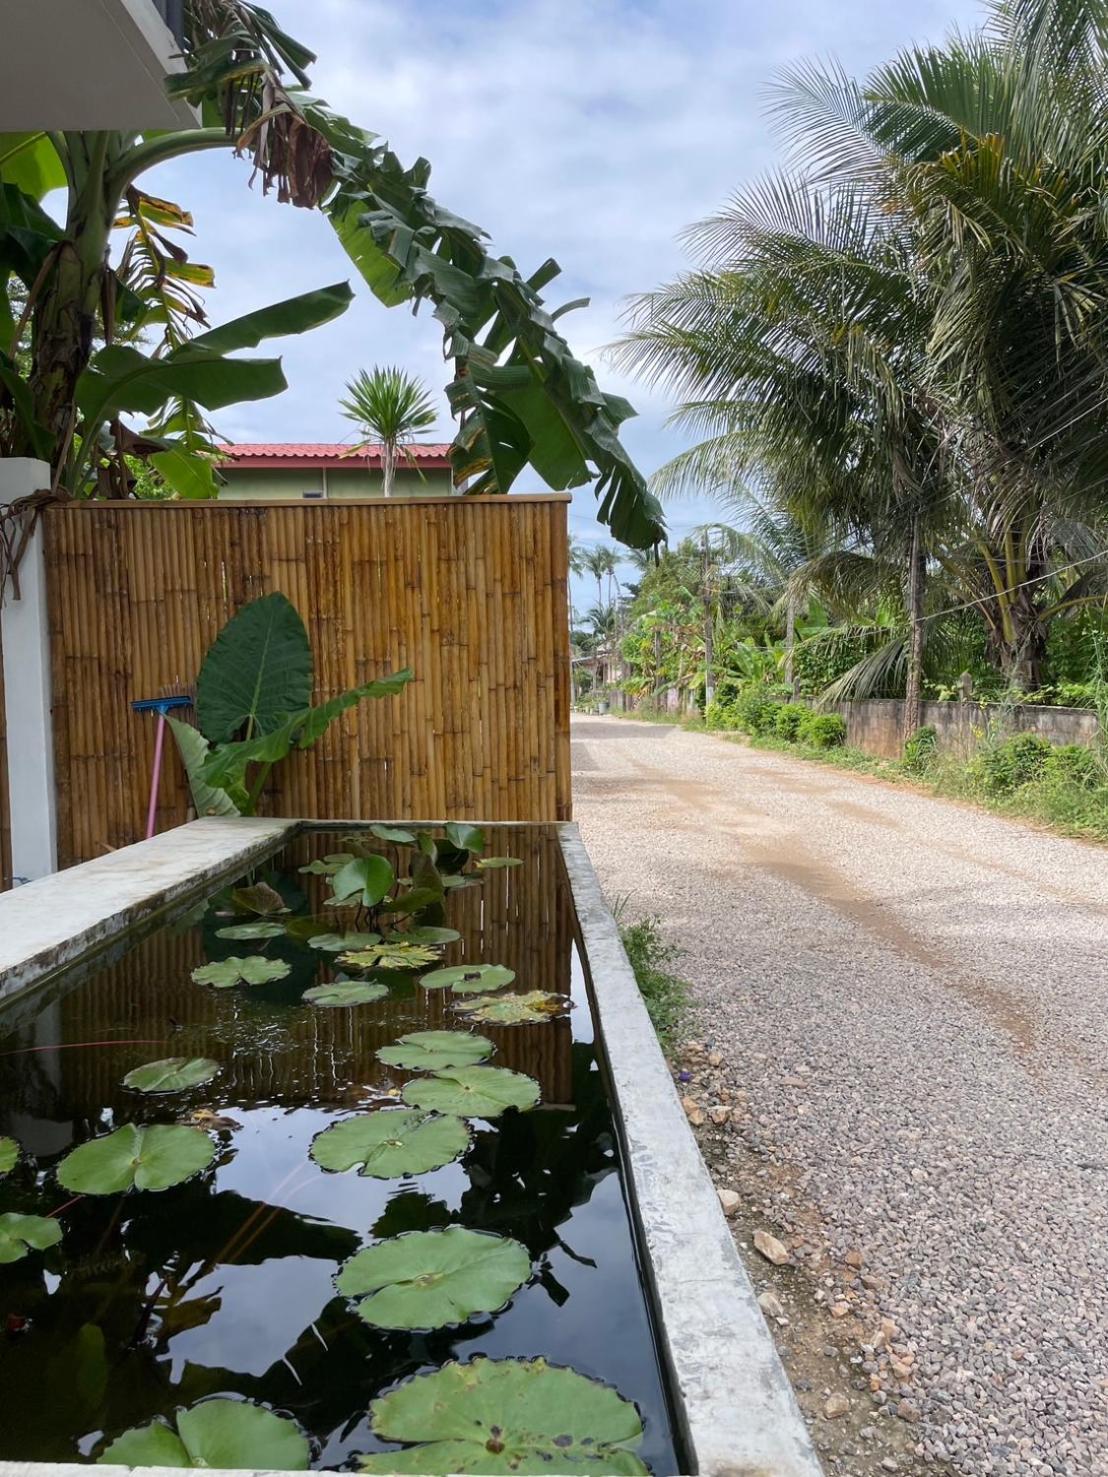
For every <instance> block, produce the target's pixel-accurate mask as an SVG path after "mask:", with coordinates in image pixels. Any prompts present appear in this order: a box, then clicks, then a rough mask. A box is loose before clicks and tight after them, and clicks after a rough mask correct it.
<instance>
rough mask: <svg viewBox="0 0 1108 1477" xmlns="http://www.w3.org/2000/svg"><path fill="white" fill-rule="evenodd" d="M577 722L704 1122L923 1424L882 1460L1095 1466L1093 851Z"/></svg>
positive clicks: (1090, 1470) (1104, 906) (1099, 1149)
mask: <svg viewBox="0 0 1108 1477" xmlns="http://www.w3.org/2000/svg"><path fill="white" fill-rule="evenodd" d="M574 739H575V748H576V750H577V753H578V755H579V758H580V763H579V764H578V765H577V769H578V772H577V774H576V775H575V785H576V796H575V805H576V814H577V817H578V820H579V822H580V824H581V829H582V832H583V835H584V839H585V843H586V845H587V847H588V849H589V852H590V854H591V856H592V858H593V861H594V864H595V865H596V868H597V871H598V872H599V874H600V878H601V882H602V884H603V886H604V888H605V890H606V892H607V894H608V896H609V897H617V896H620V895H621V894H627V895H628V898H629V901H628V904H627V910H628V911H627V914H626V916H628V917H629V918H634V917H636V916H646V915H652V914H657V915H660V916H661V918H662V920H663V925H664V931H665V934H666V937H667V938H668V939H669V940H670V941H672V942H673V943H676V944H677V945H679V946H680V947H681V948H682V949H683V950H684V957H683V959H682V960H681V972H682V974H683V975H684V976H685V978H687V979H688V980H689V981H690V982H691V984H692V986H693V990H694V1007H695V1022H694V1024H693V1025H692V1027H691V1030H692V1033H693V1034H695V1035H696V1036H697V1038H698V1040H697V1045H698V1047H699V1050H700V1055H699V1056H697V1057H695V1058H690V1059H689V1060H687V1061H684V1062H683V1063H682V1065H683V1066H687V1067H688V1068H689V1070H690V1081H696V1082H698V1083H699V1082H700V1079H701V1078H702V1077H703V1076H704V1075H705V1074H711V1075H712V1077H713V1082H714V1086H713V1090H712V1091H711V1092H709V1091H707V1090H701V1086H702V1085H703V1084H701V1085H698V1087H697V1090H696V1097H695V1099H692V1089H691V1087H690V1088H689V1089H682V1091H687V1092H689V1095H690V1101H693V1102H694V1103H695V1108H696V1112H697V1113H698V1114H699V1115H700V1117H701V1119H702V1122H701V1124H699V1125H698V1126H697V1131H698V1134H699V1136H700V1137H701V1138H702V1139H703V1138H704V1136H705V1135H708V1136H710V1137H711V1138H712V1149H713V1154H714V1155H715V1158H714V1162H715V1163H717V1164H718V1163H719V1162H721V1159H720V1156H722V1158H723V1159H724V1160H726V1159H727V1157H728V1156H730V1162H731V1168H730V1170H729V1171H728V1172H727V1177H726V1179H725V1180H724V1183H732V1184H735V1185H737V1186H739V1187H740V1188H741V1189H742V1190H743V1193H744V1195H745V1194H746V1192H747V1190H748V1188H749V1187H750V1186H752V1185H755V1186H756V1185H761V1186H763V1187H764V1188H763V1189H762V1190H760V1191H759V1197H760V1198H759V1200H758V1202H757V1203H756V1204H754V1205H753V1206H751V1211H752V1213H753V1214H756V1215H757V1216H758V1217H762V1216H764V1217H765V1221H767V1222H769V1223H770V1224H772V1225H773V1226H775V1227H776V1228H777V1232H778V1239H779V1240H780V1241H781V1242H782V1243H783V1244H784V1245H785V1246H786V1248H787V1251H788V1252H789V1253H790V1254H791V1255H790V1260H791V1261H792V1262H793V1263H794V1266H795V1267H798V1268H804V1269H805V1270H804V1271H802V1272H798V1271H796V1270H794V1271H793V1272H792V1273H790V1275H791V1276H793V1277H797V1276H800V1277H804V1278H812V1279H818V1280H813V1282H812V1283H811V1285H812V1286H813V1287H815V1288H816V1289H817V1295H818V1296H819V1298H820V1300H821V1301H822V1302H823V1303H824V1305H825V1306H826V1307H828V1308H830V1307H831V1306H832V1305H833V1304H835V1303H836V1302H839V1301H845V1300H847V1297H849V1301H850V1303H851V1311H852V1320H851V1326H852V1327H853V1323H854V1320H857V1321H858V1322H859V1324H860V1331H859V1333H858V1338H859V1343H860V1344H862V1345H864V1346H865V1347H864V1348H862V1349H860V1350H856V1352H857V1353H860V1355H861V1358H862V1360H863V1363H862V1364H861V1366H859V1374H858V1378H859V1379H860V1380H862V1381H863V1382H864V1393H862V1394H860V1395H859V1397H858V1401H859V1404H861V1403H863V1402H864V1403H865V1406H866V1414H867V1418H868V1419H869V1420H871V1421H875V1420H876V1422H877V1425H878V1426H879V1427H881V1428H884V1427H885V1425H886V1419H887V1418H888V1417H893V1422H892V1424H893V1426H894V1427H895V1428H897V1429H899V1430H900V1431H901V1432H902V1433H903V1435H904V1437H905V1438H906V1439H907V1440H908V1442H909V1445H908V1447H906V1450H908V1451H911V1450H913V1449H914V1450H915V1452H916V1458H912V1457H904V1458H895V1459H894V1458H891V1457H890V1458H887V1459H882V1463H881V1465H882V1470H885V1471H896V1470H900V1471H907V1470H909V1468H910V1467H912V1466H913V1462H914V1461H915V1460H917V1459H918V1460H919V1461H920V1462H921V1463H924V1464H926V1466H927V1467H928V1468H930V1466H931V1464H932V1462H933V1461H945V1462H947V1463H948V1464H949V1467H950V1469H951V1470H952V1471H954V1472H957V1473H959V1474H964V1477H986V1474H987V1477H1017V1474H1019V1477H1023V1474H1026V1473H1033V1474H1050V1473H1056V1474H1058V1477H1108V1401H1106V1396H1108V1336H1106V1333H1108V1148H1106V1146H1105V1145H1106V1142H1108V1140H1106V1125H1105V1110H1104V1107H1103V1103H1104V1099H1105V1090H1106V1088H1108V926H1106V925H1108V856H1106V854H1105V852H1104V850H1103V849H1101V848H1098V847H1096V846H1092V845H1088V844H1085V843H1082V842H1077V841H1068V840H1065V839H1062V838H1059V837H1056V836H1052V835H1050V834H1047V833H1045V832H1041V831H1038V830H1035V829H1033V828H1031V827H1029V826H1026V825H1022V824H1018V823H1014V822H1012V821H1009V820H1006V819H1003V818H1000V817H996V816H991V815H988V814H986V813H984V812H979V811H977V810H975V809H973V808H972V807H968V806H962V805H956V804H953V803H949V802H945V801H941V800H938V799H935V798H933V797H931V796H926V795H920V794H916V793H914V792H913V791H911V790H909V789H906V788H903V787H900V786H891V785H886V784H882V783H880V782H875V781H872V780H869V779H866V778H862V777H857V776H853V775H850V774H848V773H845V772H842V771H839V770H835V769H832V768H825V767H822V766H819V765H816V764H811V763H807V762H805V761H802V760H798V759H793V758H790V757H787V756H781V755H777V754H773V753H769V752H760V751H757V750H753V749H749V748H747V747H744V746H741V745H737V744H732V743H728V742H727V741H726V740H724V739H721V738H718V737H714V736H709V735H703V734H693V733H686V732H684V731H682V730H679V729H675V728H666V727H662V726H654V725H649V724H640V723H633V722H625V721H620V720H618V719H586V720H579V721H578V720H575V724H574ZM713 1056H714V1057H716V1058H718V1065H717V1066H715V1067H712V1066H711V1064H710V1058H711V1057H713ZM720 1086H722V1087H724V1088H726V1089H727V1090H728V1091H729V1092H730V1093H731V1103H732V1105H733V1104H735V1103H741V1104H742V1108H741V1111H740V1112H738V1113H735V1112H733V1113H732V1114H731V1115H730V1121H728V1122H726V1123H719V1124H717V1123H715V1122H713V1120H712V1119H711V1117H710V1106H711V1105H715V1104H722V1103H723V1102H724V1099H723V1097H722V1094H721V1092H720V1091H719V1087H720ZM694 1117H695V1115H694V1114H693V1113H690V1118H694ZM706 1148H707V1146H706ZM753 1166H758V1167H757V1168H754V1167H753ZM759 1175H761V1176H763V1178H761V1179H759V1178H758V1176H759ZM761 1265H762V1266H763V1267H764V1263H761ZM859 1269H861V1270H859ZM850 1279H853V1281H851V1280H850ZM882 1320H885V1322H884V1323H883V1322H882ZM843 1326H844V1327H846V1323H845V1320H844V1323H843ZM867 1349H868V1350H869V1352H866V1350H867ZM816 1352H817V1353H818V1350H817V1351H816ZM893 1361H895V1368H894V1364H893ZM871 1365H872V1369H871V1368H870V1366H871ZM902 1408H903V1409H904V1410H905V1411H907V1410H909V1409H910V1410H911V1411H912V1412H913V1415H907V1416H906V1417H905V1418H904V1419H895V1417H896V1415H897V1413H898V1411H900V1410H901V1409H902ZM879 1417H882V1419H878V1418H879ZM823 1429H824V1430H825V1431H827V1430H834V1429H838V1427H837V1426H831V1427H829V1426H827V1425H824V1428H823ZM890 1463H891V1465H890ZM848 1465H849V1464H848Z"/></svg>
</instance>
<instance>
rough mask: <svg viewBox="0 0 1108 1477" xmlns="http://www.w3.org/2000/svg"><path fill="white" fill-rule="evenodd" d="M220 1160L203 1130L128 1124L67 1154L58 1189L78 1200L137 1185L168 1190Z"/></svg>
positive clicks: (182, 1126)
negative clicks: (216, 1159)
mask: <svg viewBox="0 0 1108 1477" xmlns="http://www.w3.org/2000/svg"><path fill="white" fill-rule="evenodd" d="M214 1156H215V1145H214V1144H213V1143H212V1141H211V1139H210V1138H209V1137H208V1135H207V1134H206V1133H201V1131H200V1129H198V1128H189V1127H187V1126H186V1125H184V1124H180V1123H155V1124H153V1125H152V1126H151V1127H149V1128H140V1127H139V1126H138V1124H135V1123H124V1124H123V1126H122V1127H121V1128H117V1129H116V1130H115V1132H114V1133H109V1134H105V1135H104V1137H103V1138H98V1139H92V1140H91V1141H90V1142H89V1143H87V1144H81V1145H80V1147H79V1148H76V1149H74V1150H73V1151H72V1153H69V1154H67V1155H66V1156H65V1158H64V1159H63V1160H62V1162H61V1164H59V1165H58V1184H59V1185H62V1186H63V1187H64V1188H65V1189H67V1190H72V1191H73V1192H74V1193H75V1194H78V1195H118V1194H119V1193H120V1192H121V1191H123V1190H129V1189H130V1188H131V1187H132V1185H133V1186H134V1188H135V1189H136V1190H168V1189H169V1187H170V1186H171V1185H179V1184H181V1182H182V1181H183V1180H187V1179H191V1178H192V1176H193V1175H194V1174H198V1173H199V1172H200V1170H202V1169H206V1168H207V1166H208V1165H209V1164H210V1163H211V1162H212V1159H213V1157H214Z"/></svg>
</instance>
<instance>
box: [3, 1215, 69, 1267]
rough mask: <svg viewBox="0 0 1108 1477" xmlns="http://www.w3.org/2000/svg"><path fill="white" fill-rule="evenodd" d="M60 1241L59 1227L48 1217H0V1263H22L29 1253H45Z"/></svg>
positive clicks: (60, 1230)
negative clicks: (49, 1247)
mask: <svg viewBox="0 0 1108 1477" xmlns="http://www.w3.org/2000/svg"><path fill="white" fill-rule="evenodd" d="M61 1239H62V1228H61V1226H60V1225H59V1224H58V1222H57V1221H55V1220H51V1219H50V1217H49V1216H45V1215H17V1214H16V1213H15V1211H10V1212H9V1213H8V1214H7V1215H0V1263H4V1262H18V1261H22V1259H23V1258H24V1257H25V1256H26V1255H27V1253H28V1252H29V1251H45V1250H46V1248H47V1247H48V1246H57V1244H58V1242H59V1241H60V1240H61Z"/></svg>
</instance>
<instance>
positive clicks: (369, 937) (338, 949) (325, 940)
mask: <svg viewBox="0 0 1108 1477" xmlns="http://www.w3.org/2000/svg"><path fill="white" fill-rule="evenodd" d="M380 942H381V935H380V934H379V933H317V934H314V935H313V936H312V937H311V938H310V939H309V940H308V943H309V945H310V946H311V947H312V948H313V949H324V950H325V951H326V952H327V953H328V954H341V953H342V951H343V949H368V948H369V946H370V945H371V944H379V943H380Z"/></svg>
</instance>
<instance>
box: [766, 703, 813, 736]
mask: <svg viewBox="0 0 1108 1477" xmlns="http://www.w3.org/2000/svg"><path fill="white" fill-rule="evenodd" d="M810 711H811V709H810V708H809V707H808V706H807V705H806V704H805V703H782V704H781V706H780V707H779V708H778V709H777V711H776V713H774V715H773V731H774V733H775V734H776V735H777V737H778V738H783V739H788V741H789V743H791V744H792V743H795V742H796V735H797V733H798V732H799V729H800V725H801V724H802V723H803V722H804V720H805V719H806V718H807V717H808V714H809V713H810Z"/></svg>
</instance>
